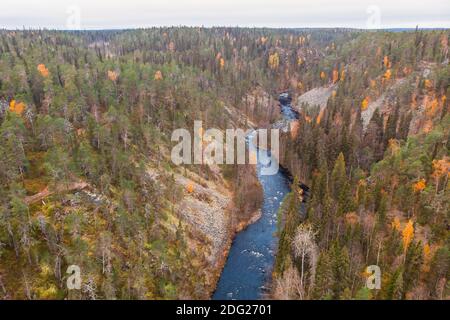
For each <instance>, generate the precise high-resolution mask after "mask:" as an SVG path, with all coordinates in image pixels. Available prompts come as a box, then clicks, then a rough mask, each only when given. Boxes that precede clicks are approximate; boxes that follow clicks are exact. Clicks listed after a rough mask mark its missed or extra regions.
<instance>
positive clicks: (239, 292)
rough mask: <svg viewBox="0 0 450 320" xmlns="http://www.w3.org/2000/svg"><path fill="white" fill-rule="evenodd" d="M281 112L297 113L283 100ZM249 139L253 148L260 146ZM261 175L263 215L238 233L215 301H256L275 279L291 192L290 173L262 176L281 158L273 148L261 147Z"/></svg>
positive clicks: (289, 116)
mask: <svg viewBox="0 0 450 320" xmlns="http://www.w3.org/2000/svg"><path fill="white" fill-rule="evenodd" d="M280 103H281V112H282V114H283V118H284V119H285V120H288V121H289V120H293V119H295V118H296V117H297V114H296V113H295V112H294V111H293V110H292V108H291V106H290V104H289V103H288V102H287V101H285V100H281V101H280ZM252 141H253V139H249V144H250V145H249V147H250V148H254V150H256V147H255V146H254V145H253V143H252ZM257 155H258V164H257V174H258V179H259V181H260V183H261V185H262V187H263V189H264V202H263V206H262V208H261V211H262V216H261V219H259V220H258V221H257V222H256V223H254V224H252V225H250V226H249V227H248V228H247V229H245V230H244V231H242V232H240V233H239V234H237V235H236V238H235V239H234V241H233V244H232V246H231V248H230V252H229V255H228V258H227V262H226V264H225V267H224V269H223V271H222V275H221V277H220V279H219V282H218V285H217V288H216V291H215V293H214V295H213V297H212V298H213V299H214V300H256V299H261V298H262V297H263V294H264V292H265V291H266V287H265V285H267V283H268V282H269V280H270V278H271V273H272V268H273V265H274V262H275V252H276V249H277V244H278V239H277V237H276V234H275V233H276V231H277V230H276V229H277V213H278V209H279V207H280V205H281V202H282V201H283V199H284V197H285V196H286V195H287V194H288V193H289V192H290V186H289V183H290V182H289V175H288V174H287V173H286V172H284V171H283V170H281V169H280V170H279V171H278V173H277V174H276V175H272V176H267V175H261V168H262V166H263V164H267V163H270V161H277V160H276V159H274V158H272V157H271V155H270V152H269V151H266V150H263V149H258V150H257Z"/></svg>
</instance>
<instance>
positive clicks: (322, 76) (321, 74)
mask: <svg viewBox="0 0 450 320" xmlns="http://www.w3.org/2000/svg"><path fill="white" fill-rule="evenodd" d="M326 77H327V75H326V74H325V72H323V71H322V72H321V73H320V79H322V80H325V78H326Z"/></svg>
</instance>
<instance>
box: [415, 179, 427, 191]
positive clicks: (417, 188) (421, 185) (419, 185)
mask: <svg viewBox="0 0 450 320" xmlns="http://www.w3.org/2000/svg"><path fill="white" fill-rule="evenodd" d="M426 187H427V184H426V182H425V179H420V180H419V181H417V182H416V183H415V184H414V185H413V190H414V192H421V191H423V190H424V189H425V188H426Z"/></svg>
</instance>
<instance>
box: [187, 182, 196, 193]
mask: <svg viewBox="0 0 450 320" xmlns="http://www.w3.org/2000/svg"><path fill="white" fill-rule="evenodd" d="M186 191H187V192H188V193H192V192H194V184H193V183H192V182H189V183H188V184H187V185H186Z"/></svg>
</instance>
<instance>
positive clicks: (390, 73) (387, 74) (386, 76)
mask: <svg viewBox="0 0 450 320" xmlns="http://www.w3.org/2000/svg"><path fill="white" fill-rule="evenodd" d="M391 77H392V71H391V69H387V70H386V72H385V73H384V78H385V79H386V80H389V79H391Z"/></svg>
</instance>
